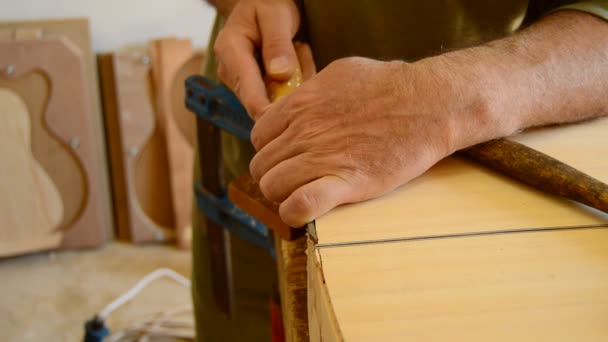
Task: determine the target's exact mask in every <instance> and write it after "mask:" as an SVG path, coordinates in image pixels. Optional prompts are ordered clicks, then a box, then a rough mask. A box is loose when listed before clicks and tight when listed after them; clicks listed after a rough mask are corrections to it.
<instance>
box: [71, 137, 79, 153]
mask: <svg viewBox="0 0 608 342" xmlns="http://www.w3.org/2000/svg"><path fill="white" fill-rule="evenodd" d="M78 146H80V139H78V137H73V138H72V139H70V147H71V148H72V149H74V150H75V149H77V148H78Z"/></svg>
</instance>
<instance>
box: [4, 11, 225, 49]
mask: <svg viewBox="0 0 608 342" xmlns="http://www.w3.org/2000/svg"><path fill="white" fill-rule="evenodd" d="M0 8H1V9H0V21H13V20H37V19H47V18H66V17H88V18H89V21H90V25H91V34H92V39H93V49H94V50H95V51H96V52H99V51H108V50H114V49H118V48H120V47H123V46H125V45H133V44H143V43H145V42H147V41H148V40H150V39H152V38H160V37H166V36H178V37H182V38H191V39H192V40H193V42H194V45H195V46H196V47H206V45H207V41H208V39H209V33H210V32H211V25H212V23H213V18H214V16H215V10H214V9H213V8H212V7H211V6H210V5H208V4H207V3H206V2H205V1H203V0H0Z"/></svg>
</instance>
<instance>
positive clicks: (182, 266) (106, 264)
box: [0, 243, 191, 341]
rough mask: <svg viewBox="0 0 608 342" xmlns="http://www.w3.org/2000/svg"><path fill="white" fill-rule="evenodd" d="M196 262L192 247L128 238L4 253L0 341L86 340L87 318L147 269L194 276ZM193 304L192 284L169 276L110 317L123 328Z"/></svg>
mask: <svg viewBox="0 0 608 342" xmlns="http://www.w3.org/2000/svg"><path fill="white" fill-rule="evenodd" d="M190 265H191V263H190V252H188V251H180V250H177V249H175V248H174V247H172V246H159V245H154V246H133V245H130V244H123V243H110V244H108V245H107V246H105V247H103V248H99V249H95V250H86V251H61V252H46V253H38V254H34V255H28V256H22V257H17V258H11V259H4V260H2V259H0V341H82V337H83V325H84V322H85V321H86V320H87V319H89V318H91V317H92V316H93V315H94V314H95V313H96V312H97V311H99V310H101V309H102V308H103V307H104V306H105V305H106V304H108V303H109V302H111V301H112V300H113V299H114V298H115V297H117V296H118V295H120V294H122V293H123V292H124V291H126V290H128V289H129V288H130V287H131V286H133V285H134V284H135V283H136V282H137V281H138V280H139V279H140V278H142V277H143V276H145V275H146V274H147V273H149V272H151V271H153V270H155V269H157V268H159V267H167V268H171V269H173V270H175V271H176V272H178V273H180V274H182V275H184V276H186V277H188V278H189V277H190ZM189 304H190V292H189V290H188V289H186V288H185V287H183V286H181V285H179V284H178V283H175V282H174V281H173V280H171V279H165V278H163V279H159V280H157V281H155V282H153V283H152V284H150V285H149V286H148V287H147V288H146V289H144V290H143V291H142V292H141V294H140V295H138V296H137V297H136V298H135V299H134V300H133V301H131V302H130V303H127V304H126V305H125V306H123V307H121V308H120V309H118V310H117V311H115V312H114V313H113V314H112V315H110V317H109V319H108V322H107V323H108V325H109V326H110V329H112V331H118V330H121V329H123V328H126V327H128V326H130V325H131V324H133V323H134V322H136V321H138V320H141V319H142V318H145V317H147V316H148V315H149V314H153V313H156V312H162V311H167V310H172V309H176V308H178V307H180V306H183V305H189ZM189 318H190V319H191V317H189Z"/></svg>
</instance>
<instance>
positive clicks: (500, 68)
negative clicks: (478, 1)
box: [422, 10, 608, 149]
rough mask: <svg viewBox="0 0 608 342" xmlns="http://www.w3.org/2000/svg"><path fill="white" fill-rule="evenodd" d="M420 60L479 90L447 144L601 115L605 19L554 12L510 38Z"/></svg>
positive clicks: (606, 83) (607, 107)
mask: <svg viewBox="0 0 608 342" xmlns="http://www.w3.org/2000/svg"><path fill="white" fill-rule="evenodd" d="M422 63H433V65H434V66H436V67H437V66H438V68H439V69H440V70H445V72H446V73H453V75H451V77H453V78H460V79H464V80H465V82H464V83H462V85H463V86H464V87H467V89H469V90H472V91H474V92H478V94H479V100H478V101H477V104H476V106H475V108H472V111H471V112H474V113H472V114H471V115H472V116H465V117H462V118H460V119H462V120H463V121H464V122H463V123H462V125H461V126H460V131H459V134H460V137H459V139H455V140H457V141H458V143H456V145H457V146H454V149H460V148H464V147H467V146H469V145H471V144H474V143H478V142H481V141H484V140H489V139H493V138H498V137H501V136H507V135H511V134H513V133H515V132H517V131H519V130H522V129H525V128H528V127H533V126H540V125H547V124H557V123H566V122H574V121H579V120H584V119H589V118H593V117H599V116H605V115H608V23H607V22H605V21H603V20H601V19H598V18H595V17H593V16H591V15H588V14H585V13H581V12H576V11H569V10H564V11H559V12H556V13H554V14H552V15H549V16H547V17H546V18H544V19H542V20H541V21H539V22H538V23H536V24H534V25H532V26H530V27H529V28H527V29H525V30H523V31H521V32H518V33H516V34H514V35H512V36H510V37H507V38H504V39H501V40H497V41H494V42H491V43H488V44H486V45H483V46H479V47H475V48H470V49H465V50H461V51H456V52H452V53H448V54H446V55H442V56H438V57H434V58H430V59H428V60H424V61H422ZM459 76H460V77H459ZM471 87H472V89H471Z"/></svg>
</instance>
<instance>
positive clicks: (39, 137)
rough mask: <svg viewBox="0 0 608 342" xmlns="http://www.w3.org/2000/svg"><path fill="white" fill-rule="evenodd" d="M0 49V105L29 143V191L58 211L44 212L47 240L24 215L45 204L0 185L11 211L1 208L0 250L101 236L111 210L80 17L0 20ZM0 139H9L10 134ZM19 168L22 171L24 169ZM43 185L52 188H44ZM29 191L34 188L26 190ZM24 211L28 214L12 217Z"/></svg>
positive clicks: (87, 243) (94, 241) (107, 230)
mask: <svg viewBox="0 0 608 342" xmlns="http://www.w3.org/2000/svg"><path fill="white" fill-rule="evenodd" d="M47 28H48V29H47ZM64 32H65V35H63V33H64ZM70 35H73V36H74V37H76V38H75V39H76V41H77V42H76V43H75V42H74V41H72V40H70V39H69V38H68V36H70ZM0 50H1V51H2V54H0V70H2V74H1V75H0V88H1V89H2V90H3V98H2V104H0V106H1V107H2V110H3V112H6V113H8V114H7V115H9V117H10V121H11V122H12V123H11V124H12V125H16V126H15V127H17V128H16V129H19V130H20V131H21V132H23V133H24V134H23V137H22V139H23V140H22V141H21V143H27V146H26V145H24V146H22V149H23V151H30V152H29V154H28V155H29V156H31V157H33V158H30V166H31V167H32V169H31V170H37V171H35V172H34V171H31V172H32V173H31V175H36V177H34V178H32V179H38V180H39V182H38V183H36V184H38V185H39V186H40V187H41V188H40V189H38V190H37V191H38V192H39V193H46V194H47V195H45V196H41V197H39V200H40V201H42V199H45V198H46V199H47V200H44V201H42V202H44V203H46V204H45V205H46V206H47V209H49V208H55V209H53V210H56V209H57V208H61V210H60V212H61V215H56V214H52V215H50V216H49V218H52V220H47V221H48V222H53V224H52V228H51V229H50V230H47V232H48V234H51V235H53V236H54V238H53V239H52V240H53V241H52V242H51V240H49V239H48V236H44V234H38V233H36V232H39V231H40V226H38V225H37V224H33V223H30V224H26V223H25V222H27V220H30V219H32V220H33V221H31V222H35V220H36V219H35V217H36V216H37V215H38V216H40V215H43V213H44V212H45V211H44V210H43V211H42V212H41V211H39V210H36V209H35V208H36V207H35V205H34V203H36V200H35V199H32V200H31V203H32V204H33V206H32V207H31V208H28V207H27V206H25V209H24V207H23V206H22V205H19V204H18V203H17V202H16V201H13V200H14V198H13V197H12V195H10V192H7V191H5V189H3V191H2V200H1V201H0V203H2V204H1V206H2V210H3V211H6V212H10V213H11V215H12V217H13V219H12V220H11V219H8V217H9V216H10V215H8V214H7V213H5V214H6V215H2V217H3V218H4V219H6V220H7V222H4V221H3V222H2V224H1V229H2V230H3V233H2V234H3V235H4V236H5V238H3V239H2V242H5V243H6V245H7V246H1V247H0V255H13V254H18V253H23V252H28V251H34V250H41V249H51V248H56V247H60V246H61V247H93V246H97V245H99V244H101V243H103V242H104V241H106V240H107V239H108V237H109V236H108V235H109V234H111V212H110V208H109V205H110V203H109V189H108V187H107V171H106V162H105V154H104V148H103V145H104V144H103V138H102V132H101V127H102V126H101V123H100V121H99V120H100V117H99V113H100V112H99V108H98V107H97V104H98V102H97V92H96V89H97V85H96V83H95V76H94V74H93V73H92V71H91V70H90V67H92V65H93V64H92V63H93V61H89V60H88V59H87V58H88V57H90V56H91V53H90V45H89V41H88V24H87V22H86V21H85V20H67V21H54V22H51V23H48V24H47V23H44V22H36V23H10V24H6V23H3V24H0ZM24 109H25V110H24ZM19 116H26V118H19ZM5 119H6V118H5ZM8 124H9V123H7V125H8ZM25 126H27V129H25V128H24V127H25ZM7 127H8V126H7ZM24 129H25V130H24ZM26 136H30V137H31V138H26ZM2 139H9V140H10V139H11V134H6V135H3V137H2ZM13 143H15V142H14V141H13ZM13 151H17V149H13ZM4 153H5V152H3V158H5V157H4ZM13 157H15V153H13ZM22 165H25V164H22ZM22 171H23V172H22V175H25V174H26V170H25V169H24V170H22ZM14 176H15V177H16V176H17V175H14ZM20 182H22V179H19V180H17V179H15V180H13V183H12V185H13V186H16V185H17V184H20V185H22V186H26V187H27V186H28V185H27V184H28V181H24V182H22V183H20ZM29 182H30V183H29V184H30V186H31V184H32V183H31V180H30V181H29ZM44 184H46V185H48V186H45V185H44ZM43 188H46V189H47V191H46V192H45V191H42V190H41V189H43ZM50 188H53V189H55V191H50V192H49V190H48V189H50ZM51 193H56V194H58V195H59V199H60V200H59V201H58V202H57V201H55V200H50V198H51V197H54V198H55V199H57V197H56V196H51V195H50V194H51ZM30 195H31V196H34V195H33V193H32V192H30ZM42 202H41V203H42ZM24 210H25V211H24ZM49 210H50V209H49ZM47 211H48V210H47ZM25 213H28V216H30V217H28V218H27V220H19V219H18V217H19V216H20V217H22V216H23V215H24V214H25ZM58 217H59V219H58ZM15 219H17V220H16V221H15ZM56 220H58V221H56ZM47 228H48V227H47ZM43 230H44V229H43ZM25 231H30V233H31V236H30V237H29V239H27V240H29V241H23V243H22V244H21V245H20V244H19V243H17V242H14V241H12V238H13V237H14V238H15V239H17V238H18V236H24V235H23V234H25V233H24V232H25ZM48 234H47V235H48ZM57 236H58V237H59V239H57ZM42 241H45V242H44V243H43V242H42ZM17 246H18V247H17Z"/></svg>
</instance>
